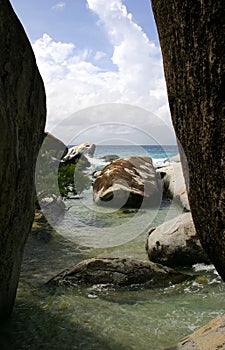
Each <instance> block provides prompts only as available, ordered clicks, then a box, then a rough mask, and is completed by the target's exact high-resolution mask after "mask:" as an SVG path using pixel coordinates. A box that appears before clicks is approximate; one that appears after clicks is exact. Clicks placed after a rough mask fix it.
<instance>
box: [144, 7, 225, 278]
mask: <svg viewBox="0 0 225 350" xmlns="http://www.w3.org/2000/svg"><path fill="white" fill-rule="evenodd" d="M151 2H152V7H153V12H154V16H155V20H156V24H157V28H158V32H159V39H160V44H161V48H162V54H163V63H164V70H165V77H166V83H167V91H168V99H169V105H170V110H171V116H172V120H173V125H174V128H175V132H176V136H177V139H178V140H179V142H180V144H181V146H182V148H183V150H184V153H185V155H186V158H187V161H186V160H185V158H184V156H183V155H184V154H183V153H182V152H180V153H181V161H182V166H183V169H184V175H185V181H186V184H187V187H189V189H188V192H189V203H190V207H191V211H192V216H193V220H194V223H195V227H196V230H197V233H198V236H199V238H200V240H201V244H202V246H203V248H204V249H205V251H206V252H207V254H208V256H209V257H210V260H211V261H212V263H213V264H214V265H215V267H216V269H217V271H218V272H219V274H220V276H221V277H222V278H223V280H224V281H225V176H224V174H225V142H224V139H225V117H224V111H225V99H224V86H225V74H224V66H225V55H224V47H225V35H224V17H225V6H224V1H223V0H218V1H213V0H208V1H195V2H190V1H189V0H183V1H180V0H173V1H172V0H168V1H165V0H152V1H151ZM187 165H188V167H187ZM187 169H189V172H188V171H187Z"/></svg>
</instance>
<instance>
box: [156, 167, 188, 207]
mask: <svg viewBox="0 0 225 350" xmlns="http://www.w3.org/2000/svg"><path fill="white" fill-rule="evenodd" d="M158 171H160V174H161V178H162V180H163V184H164V189H165V193H166V197H167V198H169V199H172V200H173V201H174V202H175V203H177V204H178V205H179V206H181V207H182V208H183V209H184V211H190V206H189V202H188V195H187V191H186V185H185V181H184V176H183V171H182V166H181V163H179V162H177V163H175V164H173V165H168V166H166V167H163V168H160V169H159V170H158Z"/></svg>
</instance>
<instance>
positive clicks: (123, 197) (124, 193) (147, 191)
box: [93, 156, 162, 208]
mask: <svg viewBox="0 0 225 350" xmlns="http://www.w3.org/2000/svg"><path fill="white" fill-rule="evenodd" d="M93 198H94V201H95V203H96V204H98V205H102V206H110V207H117V208H122V207H131V208H139V207H140V206H143V207H158V206H159V205H160V202H161V198H162V186H161V180H160V179H158V177H157V174H156V171H155V169H154V167H153V164H152V160H151V158H150V157H142V156H133V157H128V158H127V159H123V158H119V159H116V160H115V161H113V162H112V163H110V164H108V165H107V166H106V167H104V168H103V169H102V171H101V173H100V174H99V175H98V176H97V178H96V180H95V182H94V184H93Z"/></svg>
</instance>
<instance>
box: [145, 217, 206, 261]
mask: <svg viewBox="0 0 225 350" xmlns="http://www.w3.org/2000/svg"><path fill="white" fill-rule="evenodd" d="M146 250H147V252H148V256H149V259H150V261H153V262H155V263H159V264H162V265H166V266H172V267H177V266H192V265H193V264H197V263H209V259H208V258H207V255H206V254H205V252H204V250H203V249H202V246H201V244H200V242H199V239H198V237H197V236H196V231H195V227H194V224H193V221H192V217H191V213H185V214H181V215H179V216H178V217H176V218H174V219H172V220H169V221H166V222H164V223H163V224H162V225H160V226H158V227H157V228H155V229H152V230H151V232H150V233H149V237H148V240H147V244H146Z"/></svg>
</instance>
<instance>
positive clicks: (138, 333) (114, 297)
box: [0, 145, 225, 350]
mask: <svg viewBox="0 0 225 350" xmlns="http://www.w3.org/2000/svg"><path fill="white" fill-rule="evenodd" d="M175 154H177V147H176V146H163V147H162V146H115V145H113V146H106V145H104V146H97V148H96V151H95V154H94V157H93V158H92V159H90V158H89V160H90V161H91V164H92V168H93V169H100V168H101V167H103V166H104V165H105V164H106V163H105V162H103V161H102V159H101V157H103V156H105V155H117V156H120V157H127V156H130V155H149V156H151V157H152V158H153V161H154V164H155V165H156V166H158V165H162V164H165V163H164V161H165V160H166V159H167V158H169V157H171V156H173V155H175ZM93 169H92V170H93ZM65 204H66V206H67V209H68V210H67V212H66V215H65V218H64V220H63V221H62V222H61V223H60V224H59V225H58V226H56V227H55V230H54V231H53V232H52V234H51V237H50V239H49V240H47V241H46V240H44V239H42V236H41V234H40V235H35V234H31V235H30V236H29V239H28V241H27V244H26V247H25V253H24V260H23V265H22V271H21V278H20V282H19V287H18V293H17V299H16V305H15V310H14V313H13V315H12V318H11V319H10V320H9V322H8V323H7V324H6V325H5V326H4V327H2V328H1V330H0V346H1V349H20V350H23V349H24V350H25V349H32V350H36V349H41V350H51V349H52V350H53V349H54V350H68V349H71V350H72V349H81V350H146V349H149V350H163V349H165V348H167V347H171V346H173V345H174V344H176V343H177V342H178V341H180V340H181V339H182V338H183V337H185V336H187V335H188V334H190V333H192V332H193V331H195V330H196V329H197V328H199V327H200V326H202V325H203V324H205V323H207V322H208V321H210V320H211V319H213V318H215V317H216V316H217V315H219V314H221V313H222V312H225V307H224V296H225V285H224V283H222V281H221V279H220V277H219V276H218V274H217V273H216V271H215V269H214V267H213V266H212V265H204V264H196V265H194V266H192V268H188V269H184V270H185V272H188V273H191V274H192V275H195V276H196V278H195V279H193V280H189V281H185V282H182V283H180V284H176V285H173V284H170V285H168V286H167V287H158V288H145V287H144V286H132V287H129V288H120V289H115V288H113V287H109V286H106V285H94V286H91V287H77V288H67V287H55V288H52V287H51V288H50V287H48V286H46V285H45V283H46V282H47V281H48V280H49V279H50V278H52V277H53V276H55V275H56V274H58V273H59V272H61V271H62V270H64V269H66V268H69V267H71V266H73V265H75V264H76V263H78V262H80V261H81V260H83V259H87V258H92V257H122V258H126V257H129V258H134V259H140V260H144V261H148V256H147V253H146V251H145V243H146V239H147V236H148V232H149V230H150V229H151V228H152V227H155V226H157V225H160V224H161V223H163V222H165V221H167V220H169V219H170V218H174V217H176V216H177V215H179V214H180V213H181V212H182V210H181V208H179V207H177V206H176V205H175V204H174V203H173V202H171V201H162V203H161V206H160V208H158V209H157V210H156V209H143V210H142V209H141V210H130V211H129V210H123V209H120V208H117V209H115V208H114V209H113V208H112V209H110V208H101V207H97V206H96V205H94V203H93V200H92V191H91V188H90V189H89V190H86V191H84V193H82V196H81V197H80V198H79V199H69V200H66V201H65Z"/></svg>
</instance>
